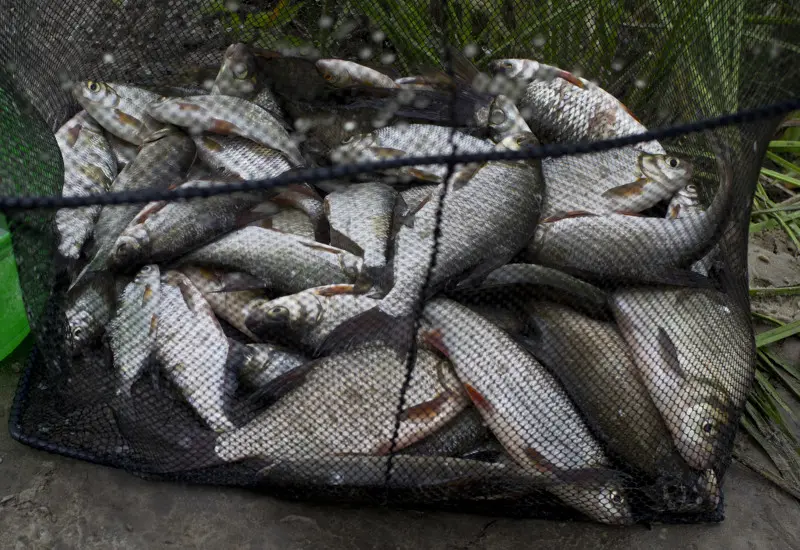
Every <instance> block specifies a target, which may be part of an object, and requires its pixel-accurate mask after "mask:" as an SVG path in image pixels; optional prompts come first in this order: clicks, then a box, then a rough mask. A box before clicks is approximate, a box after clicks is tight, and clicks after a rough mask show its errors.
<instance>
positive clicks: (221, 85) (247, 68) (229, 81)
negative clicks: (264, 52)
mask: <svg viewBox="0 0 800 550" xmlns="http://www.w3.org/2000/svg"><path fill="white" fill-rule="evenodd" d="M261 84H262V83H261V82H260V79H259V71H258V66H257V63H256V59H255V56H254V55H253V53H252V52H251V51H250V48H249V47H248V46H247V45H246V44H242V43H240V42H239V43H235V44H231V45H230V46H228V48H227V49H226V50H225V57H224V58H223V60H222V66H221V67H220V69H219V73H217V78H216V79H215V80H214V85H213V86H212V87H211V94H212V95H229V96H233V97H241V98H244V99H251V98H252V97H253V96H254V95H255V94H256V93H257V92H258V91H259V88H260V87H261Z"/></svg>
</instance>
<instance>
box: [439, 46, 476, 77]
mask: <svg viewBox="0 0 800 550" xmlns="http://www.w3.org/2000/svg"><path fill="white" fill-rule="evenodd" d="M445 48H446V49H447V54H448V55H449V57H450V67H451V69H452V71H453V74H454V75H455V76H456V77H457V78H460V79H462V80H464V81H465V82H466V83H468V84H472V82H473V81H474V80H475V78H477V77H478V75H480V74H481V71H480V70H479V69H478V67H476V66H475V63H473V62H472V60H471V59H470V58H468V57H467V56H466V55H465V54H464V52H463V51H462V50H461V49H460V48H456V47H454V46H452V45H450V44H448V45H446V46H445Z"/></svg>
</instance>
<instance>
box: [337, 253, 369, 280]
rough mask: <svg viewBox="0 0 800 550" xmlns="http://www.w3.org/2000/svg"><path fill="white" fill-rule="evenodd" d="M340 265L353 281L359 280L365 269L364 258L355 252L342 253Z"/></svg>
mask: <svg viewBox="0 0 800 550" xmlns="http://www.w3.org/2000/svg"><path fill="white" fill-rule="evenodd" d="M339 265H340V266H341V268H342V273H344V274H345V275H346V276H347V277H348V278H349V279H350V282H351V283H355V282H356V281H358V280H359V279H360V278H361V274H362V273H363V271H364V260H363V259H362V258H360V257H358V256H355V255H353V254H340V255H339Z"/></svg>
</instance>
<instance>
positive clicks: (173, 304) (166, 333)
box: [155, 271, 234, 432]
mask: <svg viewBox="0 0 800 550" xmlns="http://www.w3.org/2000/svg"><path fill="white" fill-rule="evenodd" d="M228 347H229V346H228V340H227V338H226V337H225V334H224V333H223V332H222V328H221V327H220V326H219V323H218V322H217V319H216V318H215V317H214V313H213V312H212V311H211V307H210V306H209V305H208V302H206V301H205V299H204V298H203V295H202V294H201V293H200V291H199V290H197V288H196V287H195V286H194V285H193V284H192V282H191V281H190V280H189V279H188V278H187V277H186V276H185V275H183V274H182V273H180V272H178V271H168V272H167V273H166V274H165V275H164V277H163V280H162V284H161V300H160V303H159V306H158V328H157V336H156V345H155V349H156V357H157V358H158V360H159V362H160V364H161V368H162V369H163V370H164V372H165V373H166V374H167V375H168V376H169V377H170V378H171V379H172V381H173V382H174V384H175V386H176V387H177V388H178V390H179V391H180V392H181V394H182V395H183V397H184V398H185V399H186V401H187V402H188V403H189V405H191V406H192V408H193V409H194V411H195V412H196V413H197V414H198V416H200V418H202V419H203V421H204V422H205V423H206V424H207V425H208V427H209V428H211V429H212V430H214V431H216V432H224V431H227V430H232V429H234V425H233V423H232V422H231V421H230V419H229V418H228V415H227V412H226V406H227V402H228V399H229V398H230V397H231V396H232V394H233V389H232V387H231V380H230V376H229V375H230V374H231V373H229V372H227V371H226V365H227V359H228Z"/></svg>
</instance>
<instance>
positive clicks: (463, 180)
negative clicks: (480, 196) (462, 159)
mask: <svg viewBox="0 0 800 550" xmlns="http://www.w3.org/2000/svg"><path fill="white" fill-rule="evenodd" d="M485 164H486V163H473V164H467V165H465V166H462V167H461V168H458V169H456V171H455V172H454V173H453V177H452V178H451V179H450V191H452V192H455V191H459V190H460V189H463V188H464V187H465V186H466V185H467V184H468V183H469V182H470V181H471V180H472V178H473V176H474V175H475V174H477V173H478V172H479V171H480V169H481V168H483V166H484V165H485Z"/></svg>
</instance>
